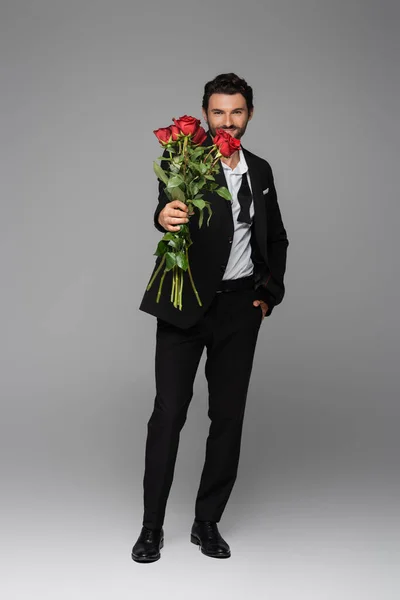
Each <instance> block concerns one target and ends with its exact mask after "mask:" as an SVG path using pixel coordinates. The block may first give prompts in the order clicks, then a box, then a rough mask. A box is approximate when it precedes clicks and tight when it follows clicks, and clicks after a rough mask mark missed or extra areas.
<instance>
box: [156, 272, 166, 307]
mask: <svg viewBox="0 0 400 600" xmlns="http://www.w3.org/2000/svg"><path fill="white" fill-rule="evenodd" d="M166 274H167V270H166V269H164V273H163V274H162V277H161V280H160V286H159V288H158V294H157V298H156V302H159V301H160V297H161V290H162V286H163V283H164V278H165V275H166Z"/></svg>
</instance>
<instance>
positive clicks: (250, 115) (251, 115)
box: [249, 106, 254, 121]
mask: <svg viewBox="0 0 400 600" xmlns="http://www.w3.org/2000/svg"><path fill="white" fill-rule="evenodd" d="M253 114H254V106H253V108H252V109H251V111H250V112H249V121H251V119H252V118H253Z"/></svg>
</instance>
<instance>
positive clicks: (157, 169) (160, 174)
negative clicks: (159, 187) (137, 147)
mask: <svg viewBox="0 0 400 600" xmlns="http://www.w3.org/2000/svg"><path fill="white" fill-rule="evenodd" d="M153 169H154V173H155V174H156V175H157V177H158V179H160V180H161V181H162V182H163V183H165V185H167V183H168V175H167V174H166V172H165V171H164V169H162V168H161V167H160V165H159V164H158V163H157V162H156V161H153Z"/></svg>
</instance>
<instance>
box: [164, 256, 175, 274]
mask: <svg viewBox="0 0 400 600" xmlns="http://www.w3.org/2000/svg"><path fill="white" fill-rule="evenodd" d="M175 265H176V254H175V253H174V252H167V253H166V255H165V269H166V271H170V270H171V269H173V268H174V266H175Z"/></svg>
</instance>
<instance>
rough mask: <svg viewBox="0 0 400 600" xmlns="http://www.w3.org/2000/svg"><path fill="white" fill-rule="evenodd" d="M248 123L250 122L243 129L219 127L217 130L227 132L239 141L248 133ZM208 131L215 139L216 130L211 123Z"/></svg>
mask: <svg viewBox="0 0 400 600" xmlns="http://www.w3.org/2000/svg"><path fill="white" fill-rule="evenodd" d="M248 122H249V121H248V120H247V122H246V124H245V125H244V126H243V127H235V128H230V127H228V128H225V127H217V129H223V130H224V131H227V132H228V133H229V135H232V136H233V137H234V138H236V139H237V140H240V138H242V137H243V135H244V132H245V131H246V127H247V123H248ZM208 129H209V130H210V133H211V135H212V137H215V136H216V135H217V132H216V129H215V128H214V127H212V126H211V124H210V123H208Z"/></svg>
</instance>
